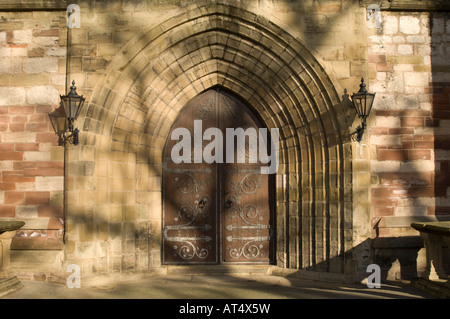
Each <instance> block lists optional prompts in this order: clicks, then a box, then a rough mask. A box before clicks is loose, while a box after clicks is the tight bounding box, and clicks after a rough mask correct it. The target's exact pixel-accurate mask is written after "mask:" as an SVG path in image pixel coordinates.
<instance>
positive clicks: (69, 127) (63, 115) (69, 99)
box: [49, 81, 86, 145]
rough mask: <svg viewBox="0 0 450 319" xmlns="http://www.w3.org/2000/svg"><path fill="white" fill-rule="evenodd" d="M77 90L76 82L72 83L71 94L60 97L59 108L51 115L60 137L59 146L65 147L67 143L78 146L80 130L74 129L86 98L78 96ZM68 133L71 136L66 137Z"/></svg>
mask: <svg viewBox="0 0 450 319" xmlns="http://www.w3.org/2000/svg"><path fill="white" fill-rule="evenodd" d="M76 89H77V88H76V86H75V81H72V86H71V87H70V92H69V93H68V94H67V95H61V96H60V98H61V103H60V105H59V108H57V109H56V110H55V111H53V112H52V113H49V117H50V121H51V123H52V125H53V129H54V131H55V134H56V135H58V137H59V141H58V144H59V145H64V143H65V142H66V141H68V142H69V143H71V144H74V145H77V144H78V134H79V130H78V128H75V129H74V127H73V123H74V121H75V120H76V119H77V118H78V115H79V114H80V111H81V109H82V108H83V105H84V101H85V100H86V98H84V97H83V96H82V95H81V96H80V95H78V93H77V91H76ZM67 132H70V133H71V134H70V135H68V136H66V133H67Z"/></svg>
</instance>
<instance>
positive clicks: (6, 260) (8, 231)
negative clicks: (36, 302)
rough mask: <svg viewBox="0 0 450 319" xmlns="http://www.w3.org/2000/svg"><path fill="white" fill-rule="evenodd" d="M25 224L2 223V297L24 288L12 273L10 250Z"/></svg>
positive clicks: (0, 284) (0, 241) (0, 245)
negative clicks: (14, 238) (19, 230)
mask: <svg viewBox="0 0 450 319" xmlns="http://www.w3.org/2000/svg"><path fill="white" fill-rule="evenodd" d="M23 225H25V223H24V222H20V221H14V222H3V223H0V297H1V296H4V295H6V294H9V293H11V292H13V291H15V290H17V289H19V288H21V287H22V284H21V283H20V281H19V280H18V279H17V277H16V275H14V274H13V273H12V272H11V271H10V268H11V263H10V254H9V253H10V248H11V241H12V239H13V237H14V236H15V235H16V232H17V230H18V229H19V228H20V227H22V226H23Z"/></svg>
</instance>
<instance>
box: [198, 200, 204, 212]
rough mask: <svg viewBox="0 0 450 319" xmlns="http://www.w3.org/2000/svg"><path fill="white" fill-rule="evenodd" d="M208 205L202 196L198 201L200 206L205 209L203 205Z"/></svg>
mask: <svg viewBox="0 0 450 319" xmlns="http://www.w3.org/2000/svg"><path fill="white" fill-rule="evenodd" d="M205 206H206V202H205V200H204V199H203V198H202V199H200V202H198V208H200V209H203V207H205Z"/></svg>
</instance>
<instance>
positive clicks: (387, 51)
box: [0, 0, 450, 279]
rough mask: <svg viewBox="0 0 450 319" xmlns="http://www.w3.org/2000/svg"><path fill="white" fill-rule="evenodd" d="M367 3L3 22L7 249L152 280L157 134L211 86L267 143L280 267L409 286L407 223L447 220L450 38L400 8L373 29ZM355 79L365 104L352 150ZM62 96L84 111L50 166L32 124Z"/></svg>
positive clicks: (413, 269) (54, 8)
mask: <svg viewBox="0 0 450 319" xmlns="http://www.w3.org/2000/svg"><path fill="white" fill-rule="evenodd" d="M366 2H367V1H360V2H355V1H344V0H342V1H341V0H319V1H300V0H299V1H272V0H258V1H256V0H255V1H234V0H220V1H196V2H195V3H188V2H185V1H179V0H164V1H119V0H115V1H101V2H99V1H79V2H78V4H79V6H80V17H81V21H80V27H77V28H73V29H70V30H68V29H67V26H66V18H67V13H66V12H65V7H66V5H68V3H66V4H64V3H63V2H59V3H58V2H55V1H39V2H38V3H36V4H35V5H33V6H32V7H26V6H25V5H23V4H20V3H19V2H17V1H9V5H7V4H4V5H3V7H0V15H1V16H2V17H3V18H2V19H1V21H0V74H1V76H0V130H1V132H0V133H1V134H0V142H1V144H0V157H1V160H2V161H1V163H0V173H1V175H0V176H1V179H0V186H1V189H0V217H2V218H3V217H4V218H17V219H28V220H30V221H29V225H30V226H29V227H28V228H29V229H24V230H23V231H21V232H19V235H18V236H17V238H16V239H15V242H14V243H13V244H15V245H16V246H15V249H16V250H19V249H27V250H32V249H36V248H37V249H44V250H48V249H63V251H64V258H63V259H64V262H65V263H66V264H67V263H77V264H79V265H80V266H81V267H82V270H83V273H85V274H106V273H113V272H126V271H148V270H150V269H155V268H158V267H161V263H160V253H161V252H160V247H161V235H162V234H161V219H162V204H161V203H162V202H161V196H162V194H161V189H162V188H161V183H162V180H161V172H162V169H161V165H162V164H161V162H162V150H163V148H164V145H165V141H166V138H167V134H168V132H169V129H170V125H171V123H173V121H174V120H175V118H176V117H177V115H178V114H179V112H180V110H181V108H182V107H183V106H184V105H185V104H186V103H187V102H188V101H189V100H190V99H191V98H193V97H194V96H196V95H197V94H198V93H200V92H201V91H203V90H205V89H207V88H209V87H211V86H214V85H221V86H222V87H224V88H227V89H229V90H231V91H233V92H235V93H236V94H239V95H240V96H241V97H242V98H243V99H244V100H246V101H248V103H249V104H250V105H251V106H252V107H253V108H255V110H256V111H257V112H258V113H259V115H260V117H261V118H262V119H263V121H264V123H265V124H266V125H267V126H268V127H269V128H270V127H278V128H280V131H281V132H282V134H281V136H282V137H281V139H282V141H281V142H282V143H281V145H282V149H281V155H282V157H281V158H282V159H281V163H280V164H281V165H280V171H279V172H278V174H277V176H276V178H275V181H276V182H275V184H276V185H275V188H276V193H277V195H276V207H277V208H276V215H277V220H276V229H277V260H276V263H277V265H278V266H280V267H287V268H297V269H310V270H318V271H327V272H331V273H337V274H344V275H346V274H355V273H359V274H364V273H365V267H366V266H367V264H369V263H373V262H376V263H382V264H383V265H384V266H383V267H384V268H383V274H384V276H385V277H388V278H391V279H392V278H399V277H402V278H406V277H408V276H409V277H410V276H414V275H416V274H417V269H419V268H420V266H421V265H420V261H419V264H418V265H416V264H415V262H416V260H417V256H418V255H419V256H421V254H422V253H423V250H421V245H422V243H421V241H420V240H417V239H418V238H417V236H418V234H417V232H415V231H413V230H412V229H411V228H410V227H409V224H410V222H411V221H414V220H417V219H432V218H437V219H446V218H448V215H449V213H448V209H447V208H448V207H450V205H449V199H448V196H449V195H450V193H449V191H448V186H449V182H448V180H449V179H448V178H447V177H448V170H449V167H448V166H449V165H448V163H449V162H448V142H447V141H448V140H449V135H450V130H449V129H448V128H447V125H448V121H449V114H450V113H449V93H450V92H449V87H450V85H449V84H450V79H449V70H450V68H449V62H448V58H447V56H448V53H449V52H450V49H449V47H450V38H449V37H450V22H449V20H448V17H447V14H446V13H440V12H439V11H433V10H434V9H433V8H434V7H433V6H431V5H429V7H427V5H428V4H423V3H416V2H415V6H414V10H415V11H414V10H413V11H406V10H405V9H403V10H402V7H401V6H402V4H401V3H399V2H398V1H397V2H396V4H395V5H396V6H397V7H396V10H397V11H390V10H388V8H389V6H388V4H387V2H386V3H385V2H382V4H381V7H382V8H383V10H381V11H380V12H379V14H380V17H381V22H380V24H379V25H375V26H374V25H373V24H370V23H368V21H367V12H366V7H367V6H368V3H366ZM400 2H402V1H400ZM402 3H403V2H402ZM427 3H428V2H427ZM14 6H15V7H14ZM403 6H404V4H403ZM11 8H15V10H11ZM404 8H406V7H404ZM427 8H428V9H430V8H431V9H433V10H432V11H430V10H428V9H427ZM410 9H411V8H410ZM2 10H3V11H2ZM68 31H69V32H68ZM66 44H68V46H67V47H66ZM361 77H364V78H365V79H366V83H367V84H368V90H369V91H372V92H376V93H377V97H376V100H375V104H374V108H373V111H372V113H371V116H370V118H369V122H368V130H367V131H366V132H365V135H364V139H363V141H362V142H361V143H356V142H354V141H353V140H352V137H353V135H352V133H353V132H354V131H355V128H356V127H357V126H358V125H359V124H360V122H359V120H358V119H357V117H356V116H355V112H354V111H353V109H352V108H351V105H350V103H349V102H350V100H349V97H350V95H351V94H352V93H353V92H356V91H357V90H358V89H359V84H360V80H361ZM72 80H75V81H76V86H77V91H78V93H79V94H83V95H84V96H86V97H87V104H86V106H85V108H84V110H83V111H82V114H81V116H80V119H79V121H78V123H77V125H78V127H79V128H80V130H81V135H80V145H79V146H73V145H67V146H66V147H65V148H64V147H61V146H58V145H57V137H56V136H55V135H54V134H53V132H52V128H51V125H50V122H49V119H48V116H47V113H48V112H50V111H52V110H53V109H55V108H56V107H58V103H59V94H64V93H65V91H66V83H69V82H71V81H72ZM32 234H35V235H33V236H32ZM63 236H64V239H65V242H64V244H62V238H63ZM13 248H14V247H13ZM52 256H53V255H52ZM52 258H53V257H52ZM419 259H420V258H419ZM405 265H407V267H406V268H405ZM61 269H62V268H61Z"/></svg>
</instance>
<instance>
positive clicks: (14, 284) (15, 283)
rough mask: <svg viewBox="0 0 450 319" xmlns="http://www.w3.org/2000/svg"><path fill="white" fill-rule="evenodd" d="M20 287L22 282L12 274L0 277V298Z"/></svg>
mask: <svg viewBox="0 0 450 319" xmlns="http://www.w3.org/2000/svg"><path fill="white" fill-rule="evenodd" d="M22 287H23V285H22V283H21V282H20V281H19V279H18V278H17V277H16V276H14V275H11V276H8V277H7V278H0V298H1V297H3V296H6V295H8V294H10V293H12V292H14V291H16V290H18V289H21V288H22Z"/></svg>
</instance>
